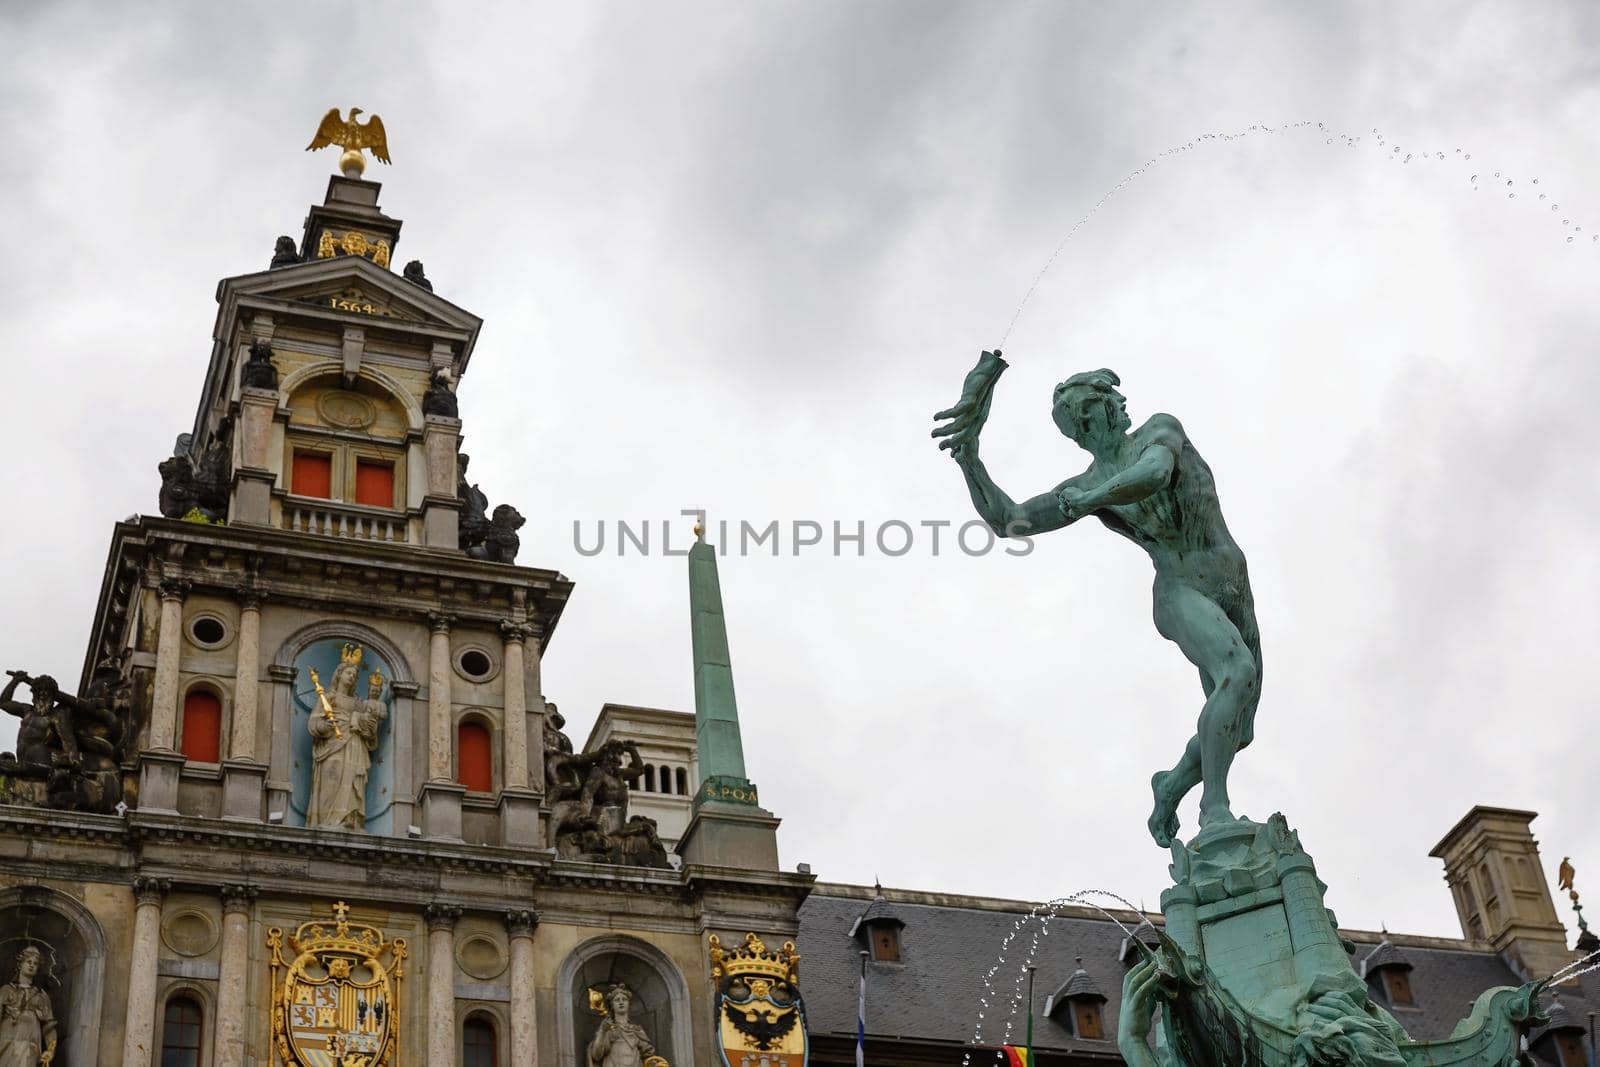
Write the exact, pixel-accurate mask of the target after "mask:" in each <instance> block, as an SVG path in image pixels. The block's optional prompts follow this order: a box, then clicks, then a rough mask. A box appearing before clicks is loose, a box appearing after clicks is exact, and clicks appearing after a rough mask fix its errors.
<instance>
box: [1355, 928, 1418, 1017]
mask: <svg viewBox="0 0 1600 1067" xmlns="http://www.w3.org/2000/svg"><path fill="white" fill-rule="evenodd" d="M1411 970H1412V968H1411V961H1410V960H1409V959H1407V958H1406V955H1405V953H1403V952H1401V951H1400V949H1399V948H1398V947H1397V946H1396V945H1395V944H1394V943H1393V942H1392V941H1390V940H1389V939H1388V938H1385V939H1384V940H1382V941H1380V942H1379V943H1378V947H1377V948H1374V949H1373V950H1372V951H1371V952H1369V953H1367V955H1366V956H1365V957H1363V958H1362V960H1361V975H1362V977H1363V978H1365V979H1366V980H1367V985H1368V987H1369V988H1372V989H1373V992H1375V993H1381V994H1382V997H1383V999H1384V1001H1386V1002H1387V1003H1388V1005H1389V1007H1391V1008H1414V1007H1416V1004H1417V998H1416V994H1415V993H1414V992H1412V989H1411Z"/></svg>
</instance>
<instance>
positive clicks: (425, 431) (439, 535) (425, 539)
mask: <svg viewBox="0 0 1600 1067" xmlns="http://www.w3.org/2000/svg"><path fill="white" fill-rule="evenodd" d="M460 447H461V420H460V419H452V418H450V417H448V416H446V415H428V416H425V417H424V418H423V424H422V456H423V461H424V462H425V463H426V464H427V468H428V471H427V473H428V478H427V485H428V491H427V494H426V495H425V496H424V497H423V498H422V543H423V544H425V545H427V546H428V547H429V548H450V549H456V548H460V547H461V498H460V497H458V496H456V453H457V452H458V451H459V449H460Z"/></svg>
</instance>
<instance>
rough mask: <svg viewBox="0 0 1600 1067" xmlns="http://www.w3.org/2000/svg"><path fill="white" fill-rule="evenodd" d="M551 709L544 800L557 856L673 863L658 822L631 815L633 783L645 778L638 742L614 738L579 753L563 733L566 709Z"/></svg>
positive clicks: (546, 732) (547, 718)
mask: <svg viewBox="0 0 1600 1067" xmlns="http://www.w3.org/2000/svg"><path fill="white" fill-rule="evenodd" d="M546 709H547V711H546V716H545V727H544V778H545V791H544V802H545V803H546V804H547V805H549V807H550V826H551V836H552V838H553V840H552V842H551V844H552V845H554V847H555V850H556V855H558V856H560V857H562V858H563V859H581V860H588V861H589V862H591V863H615V864H618V865H621V866H628V867H662V868H665V867H670V866H672V863H671V861H670V860H669V859H668V857H667V849H666V846H665V845H663V844H662V842H661V838H660V837H659V836H658V835H657V833H656V823H655V820H654V819H650V818H646V817H644V816H640V815H636V816H634V817H632V818H629V817H628V794H629V786H630V783H637V782H638V781H639V779H641V778H642V777H643V776H644V760H642V759H641V758H640V756H639V749H638V746H637V745H635V744H634V743H633V742H631V741H619V740H617V739H615V738H613V739H612V740H610V741H607V742H606V743H605V744H603V745H601V746H600V747H599V748H598V749H596V750H595V751H593V752H579V753H574V752H573V751H572V742H571V741H570V740H568V739H567V735H566V734H564V733H562V732H561V726H562V725H564V724H565V720H564V719H562V717H561V713H560V712H559V711H557V710H556V709H555V705H554V704H547V705H546ZM624 756H626V757H627V760H626V762H624V759H623V757H624Z"/></svg>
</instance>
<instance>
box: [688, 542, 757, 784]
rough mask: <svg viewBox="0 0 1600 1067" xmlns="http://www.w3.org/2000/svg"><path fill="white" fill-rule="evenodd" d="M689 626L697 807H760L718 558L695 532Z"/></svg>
mask: <svg viewBox="0 0 1600 1067" xmlns="http://www.w3.org/2000/svg"><path fill="white" fill-rule="evenodd" d="M689 620H690V621H689V627H690V635H691V638H692V640H693V644H694V719H695V730H694V733H695V745H696V746H697V748H698V749H699V759H700V785H699V788H698V789H696V790H695V797H694V803H695V806H696V807H698V806H699V805H700V804H702V803H704V802H705V801H708V800H719V801H723V802H726V803H733V804H748V805H750V806H751V807H756V806H757V805H758V799H757V797H756V787H755V786H754V785H752V784H751V782H750V779H748V778H746V777H745V773H744V743H743V742H742V741H741V740H740V737H739V705H738V701H737V700H735V699H734V695H733V661H732V657H730V656H729V654H728V624H727V620H726V619H725V618H724V617H723V614H722V583H721V582H720V581H719V580H718V578H717V554H716V552H715V551H714V550H713V549H712V547H711V546H710V545H708V544H706V543H705V540H704V538H703V537H702V534H701V530H700V528H699V527H698V526H697V527H696V528H695V542H694V547H693V548H691V549H689Z"/></svg>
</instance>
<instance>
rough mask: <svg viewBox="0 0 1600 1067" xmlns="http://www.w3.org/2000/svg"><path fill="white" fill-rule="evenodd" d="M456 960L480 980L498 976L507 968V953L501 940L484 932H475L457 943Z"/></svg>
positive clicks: (483, 980) (462, 967)
mask: <svg viewBox="0 0 1600 1067" xmlns="http://www.w3.org/2000/svg"><path fill="white" fill-rule="evenodd" d="M456 962H457V963H459V964H460V965H461V969H462V970H463V971H466V972H467V973H468V974H470V975H472V977H474V978H476V979H477V980H478V981H480V982H487V981H489V980H490V979H493V978H498V977H500V975H501V974H502V973H503V972H504V971H505V969H506V963H507V960H506V953H505V950H504V949H502V948H501V947H500V944H499V942H497V941H496V940H495V939H494V938H492V937H488V936H486V935H484V934H473V935H472V936H470V937H467V938H465V939H463V940H462V941H461V942H460V944H458V945H456Z"/></svg>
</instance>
